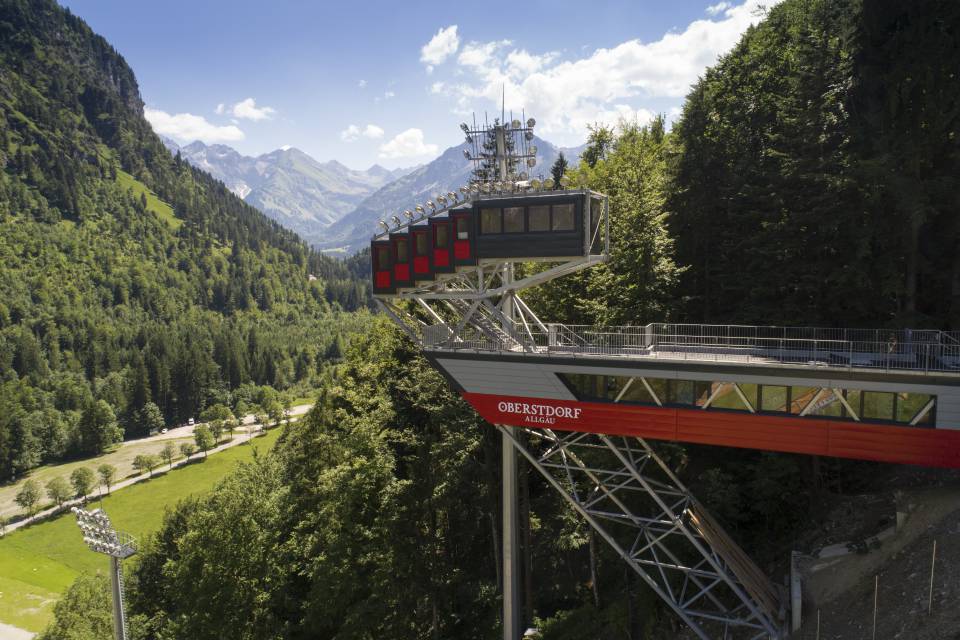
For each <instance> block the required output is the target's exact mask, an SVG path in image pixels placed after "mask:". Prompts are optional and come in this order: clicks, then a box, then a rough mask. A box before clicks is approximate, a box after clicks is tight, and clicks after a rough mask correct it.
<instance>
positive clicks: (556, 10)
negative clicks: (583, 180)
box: [65, 0, 776, 168]
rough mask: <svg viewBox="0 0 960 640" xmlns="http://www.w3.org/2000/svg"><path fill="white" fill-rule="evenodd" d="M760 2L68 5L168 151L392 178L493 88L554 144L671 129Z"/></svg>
mask: <svg viewBox="0 0 960 640" xmlns="http://www.w3.org/2000/svg"><path fill="white" fill-rule="evenodd" d="M774 1H776V0H774ZM760 2H761V0H731V1H730V2H718V1H714V2H710V1H709V0H708V1H703V0H674V1H673V2H666V3H665V2H662V1H659V0H658V1H656V2H654V1H652V0H633V1H617V2H604V3H585V2H582V1H581V2H575V3H574V2H571V3H569V4H567V3H564V2H556V1H551V2H540V1H533V2H527V3H524V4H522V5H514V6H516V7H517V8H515V9H513V10H512V11H511V12H510V13H506V12H505V11H503V10H500V9H499V7H505V6H507V5H497V4H496V3H494V4H492V5H489V6H487V8H481V7H483V6H484V5H482V4H479V3H469V4H468V3H460V2H449V1H447V2H396V1H394V2H360V1H354V2H308V1H306V0H301V1H292V0H290V1H288V0H275V1H274V2H270V3H250V2H243V1H242V0H237V1H233V2H225V1H220V0H216V1H204V0H199V1H198V0H193V1H191V2H186V1H183V0H167V1H166V2H164V3H162V4H161V3H145V2H130V1H129V0H125V1H120V0H67V1H66V2H65V4H66V6H68V7H69V8H70V9H71V11H73V12H74V13H75V14H77V15H79V16H80V17H82V18H84V19H85V20H86V21H87V22H88V23H89V24H90V25H91V27H92V28H93V29H94V30H95V31H97V32H98V33H100V34H102V35H103V36H105V37H106V38H107V39H108V40H109V41H110V42H111V43H112V44H113V45H114V46H115V47H116V48H117V50H119V51H120V53H121V54H122V55H123V56H124V57H125V58H126V60H127V62H128V63H129V64H130V65H131V66H132V67H133V70H134V72H135V73H136V75H137V79H138V80H139V83H140V90H141V93H142V95H143V99H144V102H145V103H146V105H147V112H146V113H147V117H148V119H149V120H150V121H151V123H152V124H153V126H154V128H155V129H157V130H158V131H159V132H161V133H164V134H166V135H168V136H170V137H173V138H174V139H176V140H177V141H178V142H181V143H186V142H190V141H192V140H193V139H195V138H199V139H202V140H204V141H205V142H208V143H214V142H222V143H224V144H229V145H230V146H232V147H234V148H236V149H237V150H239V151H240V152H242V153H244V154H248V155H256V154H260V153H265V152H268V151H271V150H273V149H276V148H278V147H281V146H283V145H292V146H295V147H298V148H300V149H303V150H304V151H306V152H307V153H309V154H310V155H312V156H314V157H315V158H317V159H318V160H322V161H323V160H329V159H337V160H340V161H341V162H343V163H344V164H347V165H348V166H351V167H356V168H365V167H368V166H370V165H372V164H374V163H380V164H382V165H384V166H387V167H391V168H393V167H400V166H408V165H412V164H418V163H422V162H426V161H429V160H430V159H432V158H433V157H435V156H436V155H438V154H439V153H440V152H442V151H443V150H444V149H445V148H447V147H448V146H451V145H454V144H457V143H459V142H460V140H461V135H460V131H459V128H458V123H459V122H461V121H462V120H464V119H466V117H467V116H468V115H469V114H470V113H473V112H476V113H477V114H478V115H480V116H481V117H482V115H483V113H484V111H489V112H490V113H491V114H492V113H493V112H494V110H496V111H499V101H500V100H499V96H500V91H501V87H504V88H505V89H506V103H507V108H508V109H511V108H512V109H514V110H515V112H518V111H519V110H520V109H526V112H527V116H530V115H532V116H534V117H536V119H537V121H538V125H537V129H538V133H539V134H540V135H541V136H543V137H544V138H546V139H547V140H550V141H551V142H554V143H556V144H559V145H564V146H573V145H576V144H580V143H581V142H583V141H584V140H585V138H586V125H587V124H588V123H591V122H595V121H601V122H608V123H615V122H617V121H618V120H619V119H620V118H627V119H636V120H639V121H644V120H646V119H648V118H649V117H651V116H652V114H654V113H666V114H667V115H668V117H670V118H673V117H675V116H676V114H677V112H678V109H679V107H680V105H681V104H682V101H683V95H684V94H685V93H686V90H687V88H688V87H689V85H690V83H692V82H694V81H695V80H696V78H697V76H698V75H699V74H701V73H702V72H703V70H704V69H705V68H706V67H707V66H708V65H709V64H711V63H713V62H714V61H715V60H716V59H717V56H718V55H720V54H722V53H724V52H726V51H728V50H729V49H730V47H731V46H733V44H735V43H736V41H737V40H738V39H739V37H740V35H741V34H742V32H743V31H744V30H745V29H746V28H747V27H748V25H749V24H750V23H751V22H754V23H755V22H756V21H757V20H758V19H759V18H758V17H757V16H758V15H759V11H760V10H758V8H757V7H758V5H759V4H760ZM773 3H774V2H771V1H767V2H765V3H764V4H766V5H767V6H769V5H770V4H773Z"/></svg>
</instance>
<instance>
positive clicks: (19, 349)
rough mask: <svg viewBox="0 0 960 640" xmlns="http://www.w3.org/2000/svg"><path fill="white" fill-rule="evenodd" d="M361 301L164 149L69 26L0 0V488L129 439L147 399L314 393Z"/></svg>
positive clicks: (351, 286) (112, 60)
mask: <svg viewBox="0 0 960 640" xmlns="http://www.w3.org/2000/svg"><path fill="white" fill-rule="evenodd" d="M312 276H315V277H312ZM365 297H366V294H365V290H364V289H363V287H362V285H358V284H357V280H356V279H355V278H354V277H353V275H352V274H350V273H348V272H347V271H346V267H345V266H343V265H335V264H333V263H332V261H331V260H330V259H328V258H324V257H322V256H320V255H318V254H316V253H313V252H312V251H311V250H309V249H308V247H307V246H306V245H305V244H304V243H303V242H302V241H301V240H300V239H299V238H298V237H297V236H295V235H294V234H292V233H291V232H288V231H285V230H283V229H282V228H280V227H279V226H278V225H277V224H276V223H274V222H272V221H270V220H268V219H267V218H266V217H264V216H263V215H262V214H261V213H259V212H258V211H257V210H256V209H253V208H252V207H250V206H248V205H246V204H244V203H243V202H242V201H241V200H239V199H238V198H236V197H235V196H233V195H232V194H231V193H230V192H229V191H227V189H225V188H224V186H223V185H222V184H221V183H219V182H217V181H215V180H213V179H212V178H211V177H210V176H209V175H207V174H205V173H203V172H201V171H199V170H196V169H193V168H191V167H190V166H189V165H187V164H186V163H185V162H183V161H181V160H180V158H179V156H178V157H176V158H174V157H171V156H170V154H169V153H168V152H167V150H166V149H165V148H164V146H163V144H162V143H161V141H160V140H159V139H158V137H157V136H156V135H154V133H153V131H152V130H151V128H150V126H149V124H148V123H147V122H146V120H145V119H144V118H143V103H142V101H141V100H140V96H139V91H138V88H137V83H136V80H135V78H134V76H133V72H132V71H131V70H130V68H129V67H128V66H127V64H126V63H125V62H124V60H123V58H122V57H121V56H120V55H119V54H118V53H117V52H116V51H114V50H113V48H112V47H111V46H110V45H109V44H108V43H107V42H106V41H105V40H104V39H103V38H101V37H100V36H97V35H96V34H94V33H93V32H92V31H91V30H90V29H89V27H87V25H86V24H85V23H83V22H82V21H81V20H79V19H77V18H76V17H74V16H73V15H71V14H70V12H69V11H68V10H65V9H62V8H61V7H59V6H58V5H57V4H55V3H54V2H52V1H46V0H45V1H27V0H4V1H3V2H0V482H6V481H8V480H9V479H11V478H14V477H20V476H22V475H23V474H24V473H27V472H28V471H29V470H30V469H32V468H34V467H36V466H37V465H38V464H43V463H50V462H58V461H62V460H65V459H71V458H76V457H81V456H89V455H95V454H97V453H99V452H101V451H102V450H103V449H104V448H105V447H107V446H109V445H110V444H112V443H114V442H116V440H117V439H119V438H121V437H124V436H128V437H129V436H132V435H139V434H143V433H144V432H145V431H146V430H147V429H148V428H149V427H150V424H151V422H154V421H152V420H149V419H148V418H149V417H150V416H153V415H155V414H156V410H157V408H159V411H160V413H161V414H162V415H163V416H164V418H165V419H166V421H167V422H168V423H173V422H181V421H184V420H186V419H187V418H189V417H192V416H196V415H198V414H199V412H200V411H201V410H202V409H203V408H204V407H205V406H208V405H210V404H213V403H223V404H227V405H229V406H232V407H234V408H238V406H239V404H240V403H241V402H242V403H245V404H247V405H250V404H251V398H252V397H254V396H257V395H260V391H259V389H261V388H263V387H264V386H270V387H273V388H275V389H279V390H286V389H293V390H295V392H297V393H301V392H302V391H304V390H307V389H310V388H314V387H316V386H317V385H318V384H320V380H321V379H322V377H323V375H324V369H325V364H324V363H325V360H326V356H327V354H328V353H334V352H335V351H336V350H337V348H338V347H335V346H334V345H336V344H337V341H338V340H339V339H340V338H339V337H338V336H340V335H341V334H344V333H345V332H349V331H351V330H352V329H354V328H356V327H358V326H361V325H362V324H363V322H364V320H363V318H362V317H358V316H355V315H353V314H350V315H345V314H344V313H342V312H341V307H342V306H347V307H348V308H349V309H355V308H357V307H360V306H363V304H364V302H365ZM154 426H155V425H154Z"/></svg>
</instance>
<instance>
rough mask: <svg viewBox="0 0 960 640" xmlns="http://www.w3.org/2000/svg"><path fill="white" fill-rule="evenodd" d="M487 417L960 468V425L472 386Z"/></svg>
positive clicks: (470, 397) (471, 398)
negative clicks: (483, 390) (552, 396)
mask: <svg viewBox="0 0 960 640" xmlns="http://www.w3.org/2000/svg"><path fill="white" fill-rule="evenodd" d="M463 397H464V399H466V401H467V402H469V403H470V404H471V405H472V406H473V408H474V409H476V410H477V412H478V413H479V414H480V415H481V416H483V418H484V419H485V420H486V421H487V422H492V423H495V424H506V425H511V426H515V427H531V428H542V429H560V430H563V431H585V432H590V433H603V434H607V435H617V436H638V437H642V438H650V439H654V440H676V441H680V442H693V443H698V444H711V445H719V446H723V447H739V448H743V449H760V450H764V451H783V452H786V453H802V454H809V455H823V456H833V457H837V458H855V459H859V460H876V461H879V462H898V463H903V464H919V465H924V466H930V467H950V468H960V431H958V430H950V429H930V428H923V427H904V426H896V425H884V424H863V423H859V422H850V421H843V420H828V419H820V418H806V417H803V418H801V417H799V416H790V415H771V414H765V413H760V414H749V413H742V412H734V411H722V410H704V409H698V408H692V407H691V408H679V407H654V406H648V405H635V404H633V405H628V404H614V403H603V402H577V401H575V400H546V399H543V398H521V397H513V396H496V395H488V394H480V393H465V394H463Z"/></svg>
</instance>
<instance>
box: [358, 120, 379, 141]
mask: <svg viewBox="0 0 960 640" xmlns="http://www.w3.org/2000/svg"><path fill="white" fill-rule="evenodd" d="M363 137H364V138H370V139H371V140H376V139H377V138H382V137H383V129H381V128H380V127H378V126H377V125H375V124H368V125H367V126H366V127H364V128H363Z"/></svg>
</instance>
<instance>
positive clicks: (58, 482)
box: [47, 476, 71, 507]
mask: <svg viewBox="0 0 960 640" xmlns="http://www.w3.org/2000/svg"><path fill="white" fill-rule="evenodd" d="M70 496H71V493H70V483H68V482H67V481H66V480H64V479H63V478H62V477H60V476H57V477H56V478H53V479H51V480H50V481H49V482H47V497H48V498H50V499H51V500H53V501H54V502H55V503H56V504H57V507H62V506H63V503H64V502H66V501H67V500H69V499H70Z"/></svg>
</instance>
